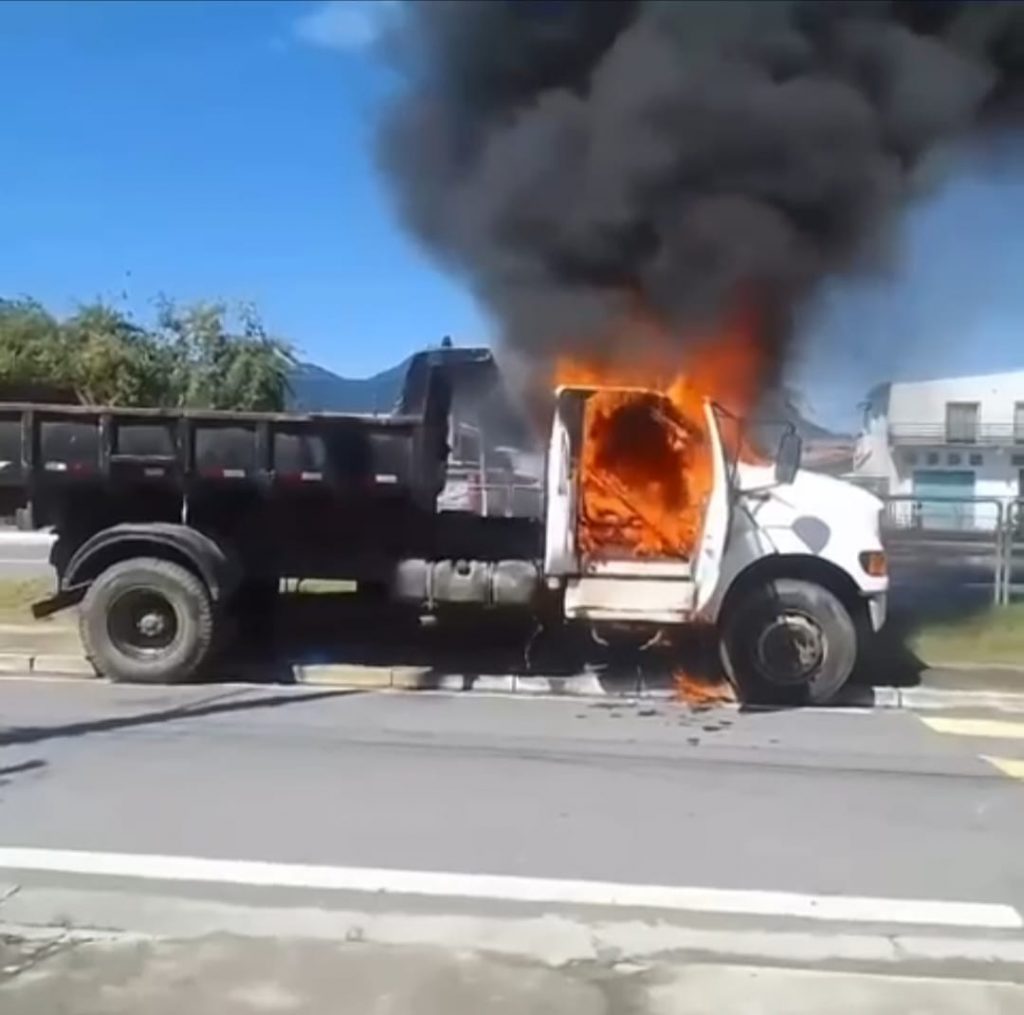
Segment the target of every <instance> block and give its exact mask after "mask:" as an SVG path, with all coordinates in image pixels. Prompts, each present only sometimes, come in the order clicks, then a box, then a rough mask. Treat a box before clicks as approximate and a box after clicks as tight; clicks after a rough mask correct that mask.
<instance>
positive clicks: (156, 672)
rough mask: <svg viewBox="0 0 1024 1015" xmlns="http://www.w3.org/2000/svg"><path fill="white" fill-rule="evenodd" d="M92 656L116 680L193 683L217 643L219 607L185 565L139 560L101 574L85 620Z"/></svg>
mask: <svg viewBox="0 0 1024 1015" xmlns="http://www.w3.org/2000/svg"><path fill="white" fill-rule="evenodd" d="M79 630H80V632H81V636H82V644H83V646H84V648H85V654H86V656H88V658H89V661H90V662H91V663H92V665H93V667H94V668H95V669H96V671H97V672H98V673H99V674H100V675H101V676H104V677H108V678H109V679H111V680H116V681H124V682H131V683H145V684H174V683H182V682H184V681H186V680H190V679H191V678H193V677H194V676H196V674H197V673H198V672H199V670H200V669H201V668H202V666H203V664H204V663H205V662H206V661H207V659H208V657H209V655H210V650H211V647H212V645H213V634H214V611H213V604H212V603H211V601H210V593H209V590H208V589H207V588H206V585H205V584H204V583H203V582H202V580H201V579H200V578H198V577H197V576H196V575H194V574H193V573H192V572H191V571H189V570H187V569H186V568H184V567H181V566H180V565H179V564H175V563H173V562H171V561H168V560H160V559H158V558H155V557H154V558H150V557H136V558H132V559H130V560H123V561H120V562H119V563H117V564H113V565H111V566H110V567H108V568H107V569H106V570H105V571H103V572H101V573H100V574H99V575H98V576H97V577H96V579H95V580H94V581H93V583H92V585H90V586H89V591H88V592H87V593H86V595H85V599H84V600H83V602H82V609H81V615H80V618H79Z"/></svg>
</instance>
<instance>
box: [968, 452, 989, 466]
mask: <svg viewBox="0 0 1024 1015" xmlns="http://www.w3.org/2000/svg"><path fill="white" fill-rule="evenodd" d="M967 460H968V461H969V462H970V463H971V465H984V464H985V456H984V455H979V454H977V453H975V454H973V455H971V456H970V458H968V459H967Z"/></svg>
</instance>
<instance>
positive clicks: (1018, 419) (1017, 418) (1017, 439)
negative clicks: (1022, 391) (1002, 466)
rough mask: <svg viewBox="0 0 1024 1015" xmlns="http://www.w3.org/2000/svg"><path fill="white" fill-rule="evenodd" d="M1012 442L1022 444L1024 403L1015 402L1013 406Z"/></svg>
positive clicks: (1023, 442) (1023, 441) (1023, 439)
mask: <svg viewBox="0 0 1024 1015" xmlns="http://www.w3.org/2000/svg"><path fill="white" fill-rule="evenodd" d="M1013 442H1014V444H1024V402H1015V403H1014V406H1013Z"/></svg>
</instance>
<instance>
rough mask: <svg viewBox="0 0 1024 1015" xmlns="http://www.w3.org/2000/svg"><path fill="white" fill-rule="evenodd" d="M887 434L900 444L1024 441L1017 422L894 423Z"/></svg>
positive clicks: (1020, 426) (1015, 442)
mask: <svg viewBox="0 0 1024 1015" xmlns="http://www.w3.org/2000/svg"><path fill="white" fill-rule="evenodd" d="M889 438H890V440H893V441H897V442H899V443H900V444H958V445H964V446H967V447H971V446H976V445H979V444H984V445H999V444H1002V445H1007V444H1021V445H1024V425H1021V424H1020V423H977V424H975V425H973V426H971V425H970V424H964V423H893V422H892V421H891V420H890V422H889Z"/></svg>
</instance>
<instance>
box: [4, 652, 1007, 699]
mask: <svg viewBox="0 0 1024 1015" xmlns="http://www.w3.org/2000/svg"><path fill="white" fill-rule="evenodd" d="M26 676H37V677H40V678H47V677H51V678H62V679H67V678H74V679H86V680H88V679H96V674H95V671H94V670H93V668H92V666H91V664H90V663H89V661H88V660H87V659H86V658H85V657H84V656H80V655H71V654H55V653H46V654H31V653H27V652H6V653H5V652H0V680H2V679H4V678H8V679H11V678H21V677H26ZM289 676H290V678H291V681H292V682H294V683H296V684H303V685H308V686H310V687H337V688H350V689H352V690H361V691H386V690H395V691H451V692H464V691H465V692H471V691H475V692H478V693H481V692H482V693H490V694H519V695H523V696H527V697H553V698H562V697H564V698H621V699H624V700H629V699H645V700H662V701H665V700H670V699H672V698H673V697H674V695H673V692H672V691H671V689H669V688H665V687H650V686H646V685H644V684H643V682H642V681H637V680H635V679H630V680H624V681H622V682H621V684H619V685H618V686H609V685H608V684H607V682H605V683H602V681H601V680H600V679H599V678H598V677H597V675H596V674H593V673H579V674H575V675H569V676H558V677H554V676H534V675H520V674H514V673H505V674H473V675H469V674H465V675H463V674H458V673H443V674H442V673H437V672H436V671H435V670H433V669H431V668H430V667H421V666H355V665H350V664H344V663H305V664H302V663H296V664H292V665H290V666H287V667H284V666H277V667H274V666H258V665H257V666H242V667H240V668H239V669H238V670H237V671H236V672H235V673H232V674H231V679H232V680H237V681H240V682H245V683H253V684H260V685H264V686H272V685H274V684H280V683H283V682H288V681H287V678H288V677H289ZM282 677H284V678H285V679H284V680H282ZM835 707H838V708H878V709H901V708H905V709H946V708H984V709H1001V710H1004V711H1012V712H1024V691H1021V692H1014V691H992V690H976V689H963V688H932V687H865V686H859V685H857V686H850V687H847V688H846V689H845V691H844V693H843V695H842V697H841V700H839V701H837V702H835Z"/></svg>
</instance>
